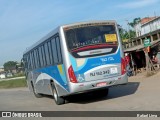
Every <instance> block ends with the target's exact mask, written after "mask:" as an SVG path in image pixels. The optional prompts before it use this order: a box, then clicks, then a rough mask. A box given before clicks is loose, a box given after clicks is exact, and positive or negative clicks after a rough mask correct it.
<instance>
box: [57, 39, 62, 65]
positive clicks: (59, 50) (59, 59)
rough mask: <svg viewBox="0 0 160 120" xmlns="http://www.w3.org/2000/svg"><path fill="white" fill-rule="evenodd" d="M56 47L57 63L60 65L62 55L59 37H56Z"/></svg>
mask: <svg viewBox="0 0 160 120" xmlns="http://www.w3.org/2000/svg"><path fill="white" fill-rule="evenodd" d="M56 46H57V54H58V63H62V53H61V45H60V39H59V37H56Z"/></svg>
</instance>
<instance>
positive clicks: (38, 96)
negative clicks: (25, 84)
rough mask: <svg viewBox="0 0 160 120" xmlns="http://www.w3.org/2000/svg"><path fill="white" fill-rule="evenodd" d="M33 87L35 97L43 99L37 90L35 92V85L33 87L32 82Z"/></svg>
mask: <svg viewBox="0 0 160 120" xmlns="http://www.w3.org/2000/svg"><path fill="white" fill-rule="evenodd" d="M31 85H32V89H33V93H34V96H35V97H37V98H41V97H43V96H42V94H39V93H37V92H36V90H35V88H34V85H33V83H32V82H31Z"/></svg>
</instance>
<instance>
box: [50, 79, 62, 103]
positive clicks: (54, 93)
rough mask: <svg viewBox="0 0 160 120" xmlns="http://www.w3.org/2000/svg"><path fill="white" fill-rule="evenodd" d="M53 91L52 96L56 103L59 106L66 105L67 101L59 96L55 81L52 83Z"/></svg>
mask: <svg viewBox="0 0 160 120" xmlns="http://www.w3.org/2000/svg"><path fill="white" fill-rule="evenodd" d="M50 84H51V89H52V95H53V98H54V101H55V103H56V104H57V105H62V104H64V103H65V99H64V98H63V97H60V96H59V95H58V92H57V89H56V87H55V82H54V81H53V80H51V81H50Z"/></svg>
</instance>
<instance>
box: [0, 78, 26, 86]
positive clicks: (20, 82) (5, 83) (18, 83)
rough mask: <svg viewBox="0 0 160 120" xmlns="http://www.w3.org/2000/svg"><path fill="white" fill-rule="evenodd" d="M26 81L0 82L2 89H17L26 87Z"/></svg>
mask: <svg viewBox="0 0 160 120" xmlns="http://www.w3.org/2000/svg"><path fill="white" fill-rule="evenodd" d="M26 86H27V82H26V79H25V78H23V79H16V80H8V81H0V88H16V87H26Z"/></svg>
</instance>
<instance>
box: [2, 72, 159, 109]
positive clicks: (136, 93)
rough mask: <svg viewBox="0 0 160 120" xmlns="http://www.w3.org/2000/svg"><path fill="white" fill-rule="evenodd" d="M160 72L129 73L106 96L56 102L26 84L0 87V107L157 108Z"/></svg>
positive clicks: (88, 96) (83, 96) (75, 98)
mask: <svg viewBox="0 0 160 120" xmlns="http://www.w3.org/2000/svg"><path fill="white" fill-rule="evenodd" d="M159 86H160V72H159V73H157V74H156V75H154V76H151V77H149V78H146V77H145V76H144V75H143V74H141V75H138V76H136V77H135V76H134V77H130V78H129V83H128V85H125V86H119V87H113V88H110V93H109V95H108V97H103V98H97V97H95V96H93V95H92V94H90V95H78V96H77V95H76V96H72V97H71V99H72V101H70V103H67V104H64V105H60V106H58V105H56V104H55V103H54V100H53V99H52V97H50V96H44V97H43V98H35V97H34V95H33V94H32V93H31V92H29V91H28V88H16V89H0V111H15V110H16V111H30V110H32V111H57V110H58V111H70V110H71V111H73V110H83V111H88V110H89V111H91V110H98V111H112V110H113V111H117V110H118V111H122V110H126V111H128V110H129V111H130V110H142V111H144V110H154V111H156V110H158V111H160V87H159Z"/></svg>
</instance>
